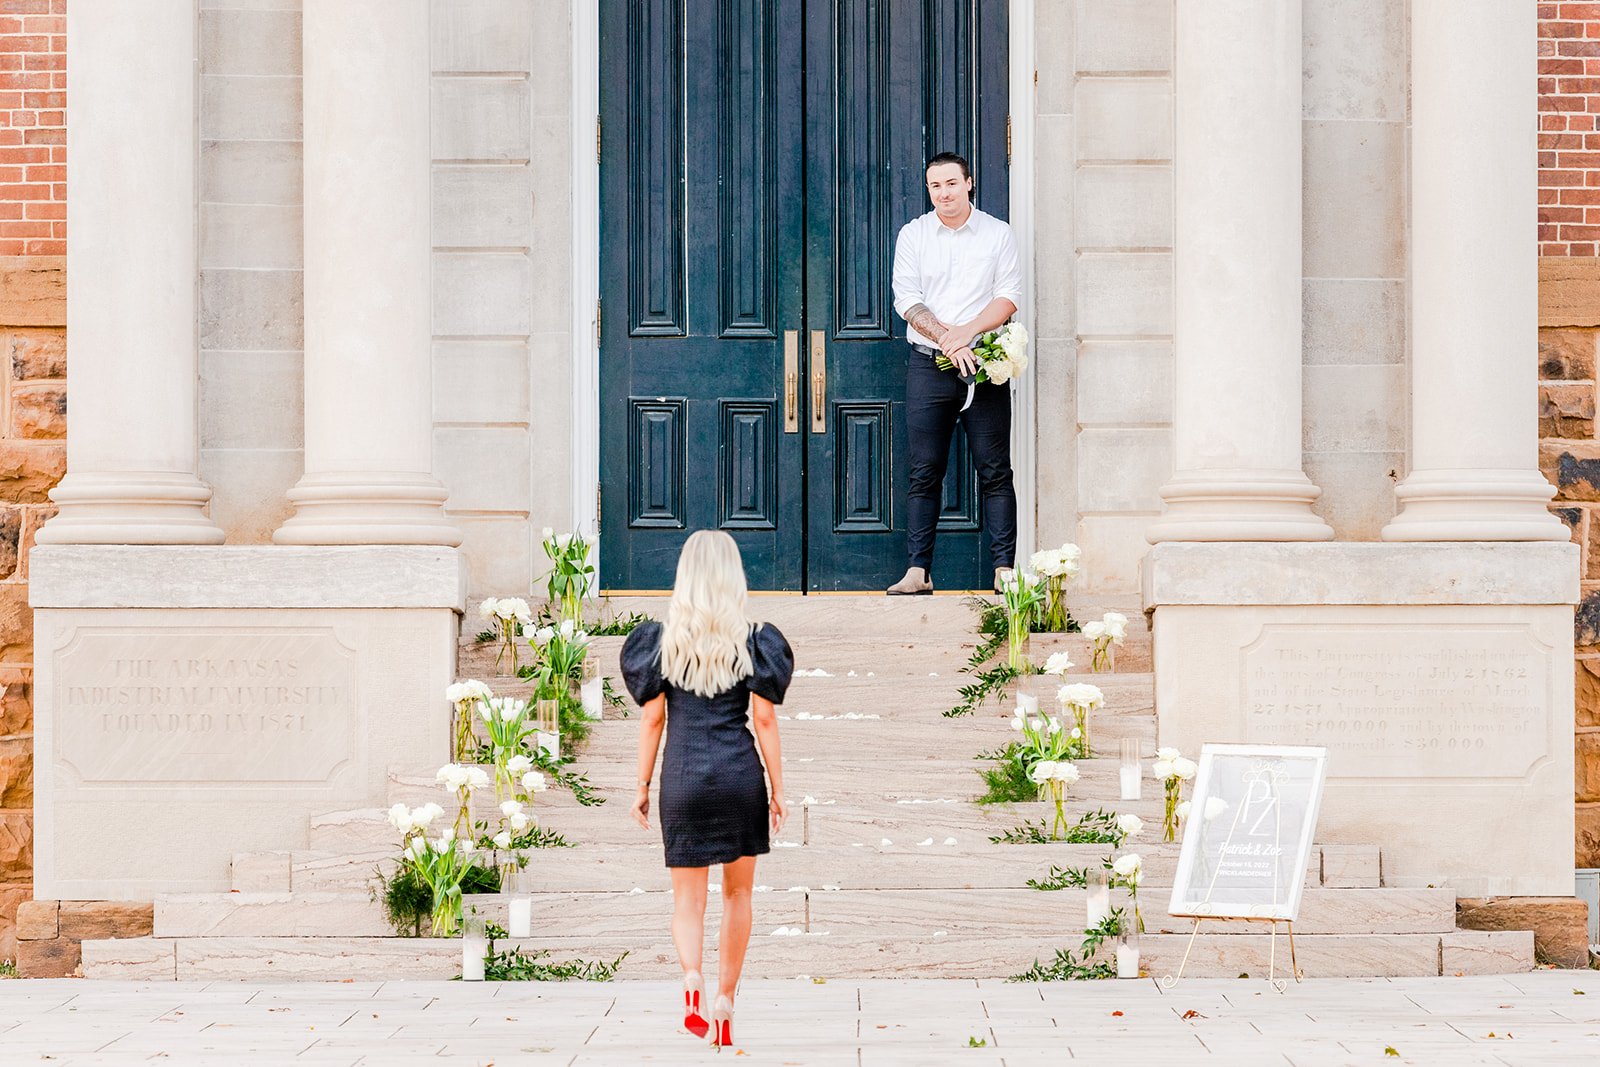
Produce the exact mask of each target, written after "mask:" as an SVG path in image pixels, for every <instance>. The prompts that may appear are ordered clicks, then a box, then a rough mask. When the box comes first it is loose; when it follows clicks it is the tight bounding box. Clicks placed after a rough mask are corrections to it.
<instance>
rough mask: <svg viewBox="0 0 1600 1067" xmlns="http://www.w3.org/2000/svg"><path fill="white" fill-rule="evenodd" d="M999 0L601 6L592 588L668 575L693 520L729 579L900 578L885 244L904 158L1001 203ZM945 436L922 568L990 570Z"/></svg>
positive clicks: (668, 579)
mask: <svg viewBox="0 0 1600 1067" xmlns="http://www.w3.org/2000/svg"><path fill="white" fill-rule="evenodd" d="M1006 8H1007V4H1006V3H1005V2H1004V0H981V2H980V0H765V2H763V0H745V2H735V0H601V4H600V16H601V19H600V27H601V57H600V58H601V70H600V103H601V130H602V134H601V155H600V189H601V224H600V237H601V266H600V292H601V332H600V431H601V445H600V474H601V494H602V496H601V529H600V565H601V574H602V582H603V584H604V585H605V587H606V588H608V589H612V590H657V589H666V588H669V587H670V586H671V585H672V579H673V574H674V571H675V569H676V564H677V556H678V550H679V549H680V548H681V547H682V545H683V542H684V540H685V538H687V536H688V535H689V534H690V533H691V532H692V531H694V530H698V529H721V530H726V531H727V532H728V533H730V534H732V535H733V537H734V539H735V540H736V541H738V543H739V546H740V550H741V552H742V554H743V556H744V562H745V570H746V572H747V574H748V576H749V579H750V586H751V588H752V589H774V590H807V591H823V590H873V589H882V588H883V587H884V585H886V584H887V583H889V582H891V581H893V580H894V579H896V578H898V577H899V575H900V574H901V573H902V572H903V571H904V568H905V563H906V560H905V525H904V516H905V493H906V484H905V482H906V479H905V461H906V441H905V418H904V396H905V362H906V347H905V341H904V337H905V324H904V323H903V322H902V321H901V320H900V319H899V317H898V316H896V314H895V312H894V306H893V294H892V292H891V288H890V275H891V269H892V265H893V259H894V241H895V236H896V234H897V233H898V232H899V228H900V226H901V225H902V224H904V223H905V222H906V221H907V220H909V219H911V218H912V217H914V216H916V215H919V214H921V213H923V212H924V211H927V210H928V203H927V197H926V194H925V192H924V186H923V163H924V162H925V160H926V159H927V157H928V156H929V155H931V154H932V153H934V152H938V151H945V150H948V151H955V152H959V153H961V154H962V155H964V156H966V157H967V158H968V159H969V160H971V161H972V163H973V167H974V172H975V173H974V178H975V180H976V183H977V188H978V191H979V193H980V199H979V203H980V204H981V205H982V206H983V208H984V209H985V210H987V211H989V212H991V213H993V214H996V215H999V216H1000V217H1002V218H1003V217H1005V215H1006V207H1007V204H1006V190H1007V131H1006V115H1007V76H1008V75H1007V59H1006V55H1007V50H1006V35H1007V25H1006ZM987 565H988V546H987V544H986V542H985V539H984V538H983V535H982V532H981V529H980V523H979V501H978V498H977V482H976V476H975V474H974V472H973V468H972V464H971V462H970V459H969V458H968V455H967V452H966V447H965V441H964V439H963V436H962V434H961V433H959V432H958V433H957V434H956V440H955V443H954V444H953V445H952V456H951V465H950V473H949V475H948V477H947V479H946V482H945V490H944V505H943V512H942V516H941V519H940V533H939V543H938V558H937V562H936V574H937V578H938V582H939V585H940V586H941V588H945V589H956V588H979V587H982V586H985V585H986V584H987V582H986V580H985V575H986V574H987V570H986V568H987Z"/></svg>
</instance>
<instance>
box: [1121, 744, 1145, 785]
mask: <svg viewBox="0 0 1600 1067" xmlns="http://www.w3.org/2000/svg"><path fill="white" fill-rule="evenodd" d="M1117 777H1118V782H1119V784H1120V785H1121V786H1122V791H1121V799H1122V800H1138V799H1140V797H1141V795H1142V794H1143V792H1144V790H1143V785H1144V779H1143V776H1142V772H1141V770H1140V766H1139V742H1138V740H1137V739H1136V738H1132V737H1124V738H1123V739H1122V766H1121V768H1120V769H1119V770H1118V775H1117Z"/></svg>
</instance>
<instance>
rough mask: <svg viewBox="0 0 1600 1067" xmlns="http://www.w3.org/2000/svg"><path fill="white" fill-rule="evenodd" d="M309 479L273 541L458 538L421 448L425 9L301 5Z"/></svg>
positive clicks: (369, 3)
mask: <svg viewBox="0 0 1600 1067" xmlns="http://www.w3.org/2000/svg"><path fill="white" fill-rule="evenodd" d="M303 34H304V84H303V91H304V95H305V327H306V356H305V359H306V369H305V397H306V429H305V456H306V460H305V474H304V476H303V477H302V478H301V479H300V482H299V484H297V485H296V486H295V487H294V488H293V489H291V490H290V491H289V499H290V501H291V502H292V503H293V504H294V505H295V514H294V515H293V516H292V517H291V518H290V519H289V520H288V521H287V522H285V523H284V524H283V526H281V527H280V528H279V529H278V530H277V532H276V533H274V534H273V540H274V541H276V542H278V543H279V544H294V545H334V544H431V545H459V544H460V543H461V535H460V533H458V532H457V531H456V530H455V528H454V527H452V526H451V525H450V523H449V522H448V520H447V519H446V518H445V515H444V510H443V504H444V501H445V496H446V494H445V489H444V486H443V485H441V484H440V483H439V481H438V480H437V479H436V478H434V476H433V473H432V468H433V447H432V433H433V427H432V399H433V398H432V393H433V389H432V330H431V314H432V299H433V293H432V269H431V268H432V235H431V210H430V180H431V174H430V168H431V152H430V147H429V96H430V92H429V80H430V78H429V62H428V34H429V24H428V0H307V2H306V4H305V9H304V14H303Z"/></svg>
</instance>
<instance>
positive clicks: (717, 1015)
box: [711, 997, 733, 1052]
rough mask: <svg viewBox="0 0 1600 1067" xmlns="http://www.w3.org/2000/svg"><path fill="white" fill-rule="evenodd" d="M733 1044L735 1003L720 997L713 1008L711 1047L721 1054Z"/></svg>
mask: <svg viewBox="0 0 1600 1067" xmlns="http://www.w3.org/2000/svg"><path fill="white" fill-rule="evenodd" d="M731 1044H733V1001H731V1000H729V999H728V998H727V997H718V998H717V1002H716V1004H715V1005H713V1006H712V1008H711V1047H712V1048H714V1049H716V1050H717V1051H718V1052H721V1051H722V1049H723V1048H724V1047H725V1046H727V1045H731Z"/></svg>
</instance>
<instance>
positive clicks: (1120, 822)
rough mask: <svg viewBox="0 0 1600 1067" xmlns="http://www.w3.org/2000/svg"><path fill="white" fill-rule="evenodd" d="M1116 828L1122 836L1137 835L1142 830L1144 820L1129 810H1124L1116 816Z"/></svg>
mask: <svg viewBox="0 0 1600 1067" xmlns="http://www.w3.org/2000/svg"><path fill="white" fill-rule="evenodd" d="M1117 829H1118V830H1121V831H1122V834H1123V836H1124V837H1138V836H1139V835H1140V834H1141V833H1143V832H1144V820H1143V819H1141V818H1139V816H1137V815H1135V814H1134V813H1133V812H1131V811H1129V812H1124V813H1123V814H1121V815H1118V816H1117Z"/></svg>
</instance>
